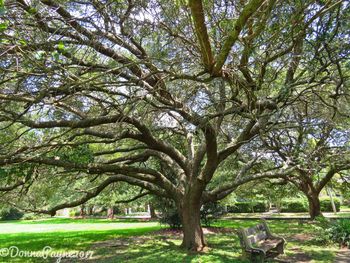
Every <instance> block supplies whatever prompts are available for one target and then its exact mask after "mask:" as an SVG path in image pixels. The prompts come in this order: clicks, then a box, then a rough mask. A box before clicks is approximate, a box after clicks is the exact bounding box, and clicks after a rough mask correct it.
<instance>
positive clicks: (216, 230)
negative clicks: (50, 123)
mask: <svg viewBox="0 0 350 263" xmlns="http://www.w3.org/2000/svg"><path fill="white" fill-rule="evenodd" d="M49 221H50V220H48V221H47V223H46V224H45V225H46V226H47V227H51V228H52V229H56V227H57V225H61V224H62V225H65V226H66V230H65V231H55V232H46V233H31V232H27V233H25V232H23V233H14V234H8V233H7V234H6V233H2V234H1V235H0V244H1V245H0V248H4V247H10V246H14V245H15V246H18V247H19V248H20V249H22V250H31V251H40V250H42V249H43V247H45V246H50V247H52V248H53V249H54V250H55V251H88V250H91V251H94V256H93V258H92V259H91V260H84V261H69V260H68V259H67V260H65V259H63V260H62V262H66V263H68V262H91V263H92V262H94V263H95V262H96V263H97V262H98V263H100V262H102V263H106V262H111V263H112V262H133V263H134V262H135V263H144V262H162V263H163V262H164V263H167V262H169V263H175V262H176V263H177V262H191V263H199V262H200V263H205V262H207V263H216V262H217V263H222V262H223V263H225V262H237V263H248V261H246V260H244V259H242V258H241V246H240V244H239V240H238V237H237V235H236V234H235V232H234V230H235V229H237V228H240V227H250V226H253V225H255V224H257V223H258V220H217V221H216V222H215V223H213V227H211V228H208V229H205V230H204V231H205V233H207V234H206V237H207V240H208V243H209V247H210V249H209V250H208V251H206V252H202V253H198V254H196V253H188V252H187V251H186V250H184V249H181V248H180V247H179V246H180V244H181V232H180V231H173V230H168V229H164V227H161V226H160V225H159V224H157V223H156V222H141V223H140V222H130V221H125V220H124V221H114V222H113V223H112V224H109V223H108V222H105V220H87V221H86V222H88V223H86V222H85V221H84V220H81V219H80V220H78V221H74V220H62V219H52V222H53V223H52V224H49V223H48V222H49ZM38 222H42V221H38ZM38 222H33V223H29V222H27V223H26V224H23V222H12V224H11V225H12V227H13V228H16V227H17V226H22V225H25V226H26V227H27V228H28V231H30V229H29V228H31V227H37V226H38V224H37V223H38ZM64 222H65V223H64ZM73 222H75V223H73ZM7 224H9V223H8V222H7ZM39 225H40V224H39ZM106 225H109V226H115V227H116V228H115V229H105V230H103V228H104V227H105V226H106ZM268 225H269V226H270V227H271V230H272V232H273V233H275V234H276V235H279V236H283V237H285V238H286V239H287V242H288V243H287V247H286V255H283V256H281V259H285V260H291V262H297V260H301V259H312V260H313V261H311V262H321V263H331V262H332V261H333V258H334V255H335V253H336V252H337V247H336V246H332V245H324V244H321V243H319V242H318V241H317V240H315V239H314V237H313V236H312V235H313V232H312V231H313V228H312V223H310V222H299V221H297V220H292V221H281V220H272V221H268ZM82 226H84V227H90V226H94V228H93V230H88V228H86V230H84V231H73V230H71V229H72V228H74V227H76V228H79V227H82ZM98 228H100V229H101V230H99V231H98V230H96V229H98ZM0 233H1V226H0ZM1 260H3V261H1ZM4 260H5V261H4ZM9 260H10V259H8V258H0V262H33V263H34V262H35V263H36V262H45V261H44V260H40V259H28V258H25V259H23V258H15V259H11V261H9ZM293 260H294V261H293ZM46 262H47V261H46Z"/></svg>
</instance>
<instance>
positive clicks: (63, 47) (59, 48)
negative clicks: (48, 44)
mask: <svg viewBox="0 0 350 263" xmlns="http://www.w3.org/2000/svg"><path fill="white" fill-rule="evenodd" d="M57 49H58V50H60V51H63V50H64V49H65V46H64V43H63V42H62V41H60V42H59V43H58V45H57Z"/></svg>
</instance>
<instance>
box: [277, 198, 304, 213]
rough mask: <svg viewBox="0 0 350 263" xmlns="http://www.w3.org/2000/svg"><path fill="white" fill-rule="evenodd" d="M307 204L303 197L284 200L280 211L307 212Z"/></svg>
mask: <svg viewBox="0 0 350 263" xmlns="http://www.w3.org/2000/svg"><path fill="white" fill-rule="evenodd" d="M308 211H309V206H308V203H307V201H306V200H305V199H290V200H284V201H283V202H282V205H281V212H282V213H284V212H308Z"/></svg>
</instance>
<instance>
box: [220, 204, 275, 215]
mask: <svg viewBox="0 0 350 263" xmlns="http://www.w3.org/2000/svg"><path fill="white" fill-rule="evenodd" d="M267 211H268V205H267V203H266V202H264V201H250V202H249V201H243V202H236V203H234V204H233V205H228V206H227V212H229V213H256V212H267Z"/></svg>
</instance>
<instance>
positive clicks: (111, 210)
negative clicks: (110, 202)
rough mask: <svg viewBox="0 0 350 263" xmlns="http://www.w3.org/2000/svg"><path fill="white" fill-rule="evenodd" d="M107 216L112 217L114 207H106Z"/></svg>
mask: <svg viewBox="0 0 350 263" xmlns="http://www.w3.org/2000/svg"><path fill="white" fill-rule="evenodd" d="M107 217H108V218H109V219H113V218H114V207H110V208H108V210H107Z"/></svg>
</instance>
